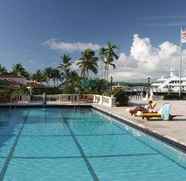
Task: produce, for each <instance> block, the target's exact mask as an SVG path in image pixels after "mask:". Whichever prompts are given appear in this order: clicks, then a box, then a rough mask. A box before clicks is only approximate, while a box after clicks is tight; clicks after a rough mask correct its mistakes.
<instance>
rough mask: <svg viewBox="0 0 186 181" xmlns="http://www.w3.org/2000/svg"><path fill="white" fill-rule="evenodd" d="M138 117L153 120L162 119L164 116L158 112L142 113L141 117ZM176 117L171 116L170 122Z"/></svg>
mask: <svg viewBox="0 0 186 181" xmlns="http://www.w3.org/2000/svg"><path fill="white" fill-rule="evenodd" d="M136 116H137V117H141V118H142V119H147V120H150V119H151V118H162V115H161V114H160V113H158V112H145V113H141V114H139V115H136ZM174 117H176V115H171V114H170V115H169V120H172V119H173V118H174Z"/></svg>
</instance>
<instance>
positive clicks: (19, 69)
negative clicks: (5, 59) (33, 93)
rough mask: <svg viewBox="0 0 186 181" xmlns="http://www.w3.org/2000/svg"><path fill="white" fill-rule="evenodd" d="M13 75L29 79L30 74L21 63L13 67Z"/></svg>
mask: <svg viewBox="0 0 186 181" xmlns="http://www.w3.org/2000/svg"><path fill="white" fill-rule="evenodd" d="M12 73H13V74H15V75H17V76H23V77H26V78H29V73H28V72H27V70H26V69H25V68H24V67H23V65H22V64H20V63H18V64H15V65H13V67H12Z"/></svg>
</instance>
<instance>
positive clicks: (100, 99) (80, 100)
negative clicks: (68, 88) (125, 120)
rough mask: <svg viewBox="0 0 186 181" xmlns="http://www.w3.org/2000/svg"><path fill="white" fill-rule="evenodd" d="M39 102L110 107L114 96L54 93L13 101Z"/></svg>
mask: <svg viewBox="0 0 186 181" xmlns="http://www.w3.org/2000/svg"><path fill="white" fill-rule="evenodd" d="M16 102H17V103H19V104H21V103H39V104H45V103H46V104H63V103H64V104H66V103H67V104H74V103H77V104H85V103H93V104H98V105H103V106H108V107H112V106H114V105H115V98H114V97H112V96H111V97H108V96H101V95H94V94H81V95H80V94H55V95H45V94H43V95H32V98H30V96H20V97H19V99H17V100H15V103H16Z"/></svg>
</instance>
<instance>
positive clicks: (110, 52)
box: [100, 42, 119, 81]
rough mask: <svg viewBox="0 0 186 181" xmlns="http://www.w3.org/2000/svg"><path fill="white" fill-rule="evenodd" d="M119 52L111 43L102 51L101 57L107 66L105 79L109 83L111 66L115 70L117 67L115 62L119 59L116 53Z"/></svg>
mask: <svg viewBox="0 0 186 181" xmlns="http://www.w3.org/2000/svg"><path fill="white" fill-rule="evenodd" d="M117 50H118V47H117V46H116V45H114V44H112V43H111V42H108V43H107V46H106V47H103V48H101V49H100V56H101V59H102V60H103V62H104V65H105V67H104V69H105V70H104V71H105V78H106V80H107V81H108V76H109V68H110V66H112V67H113V68H115V67H116V65H115V64H114V60H117V59H118V58H119V56H118V54H117V52H116V51H117Z"/></svg>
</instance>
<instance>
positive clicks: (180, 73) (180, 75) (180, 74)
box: [179, 27, 182, 98]
mask: <svg viewBox="0 0 186 181" xmlns="http://www.w3.org/2000/svg"><path fill="white" fill-rule="evenodd" d="M180 35H181V37H180V68H179V98H181V92H182V90H181V77H182V27H181V34H180Z"/></svg>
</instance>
